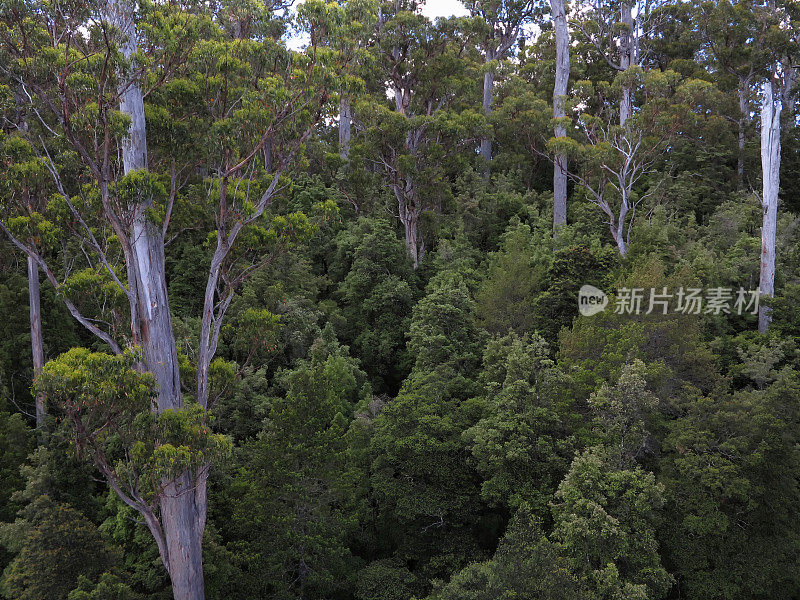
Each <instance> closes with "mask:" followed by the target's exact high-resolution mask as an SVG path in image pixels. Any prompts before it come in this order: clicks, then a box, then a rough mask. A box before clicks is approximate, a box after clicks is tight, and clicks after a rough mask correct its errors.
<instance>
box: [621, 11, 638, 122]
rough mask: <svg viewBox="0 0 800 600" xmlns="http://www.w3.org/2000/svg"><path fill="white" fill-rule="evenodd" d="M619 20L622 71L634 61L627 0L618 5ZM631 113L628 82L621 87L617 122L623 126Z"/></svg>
mask: <svg viewBox="0 0 800 600" xmlns="http://www.w3.org/2000/svg"><path fill="white" fill-rule="evenodd" d="M620 20H621V21H622V24H623V25H624V26H625V32H624V33H623V34H622V39H621V41H620V61H619V66H620V68H621V69H622V71H627V70H628V68H630V67H631V66H633V64H634V61H635V54H636V51H635V37H636V36H635V32H634V23H633V10H632V8H631V4H630V2H629V1H628V0H625V1H623V2H622V4H621V6H620ZM632 113H633V88H632V86H631V85H629V84H625V85H624V86H623V87H622V99H621V101H620V105H619V124H620V125H621V126H624V125H625V123H626V122H627V121H628V119H629V118H630V116H631V114H632Z"/></svg>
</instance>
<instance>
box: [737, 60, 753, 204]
mask: <svg viewBox="0 0 800 600" xmlns="http://www.w3.org/2000/svg"><path fill="white" fill-rule="evenodd" d="M749 89H750V76H748V77H746V78H741V79H740V80H739V90H738V96H739V119H738V122H737V125H738V127H739V131H738V154H737V156H736V178H737V182H738V184H739V189H743V188H744V147H745V142H746V141H747V126H748V125H749V124H750V107H749V106H748V103H747V92H748V90H749Z"/></svg>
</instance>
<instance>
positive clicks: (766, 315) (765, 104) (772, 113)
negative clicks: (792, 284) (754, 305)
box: [758, 80, 782, 333]
mask: <svg viewBox="0 0 800 600" xmlns="http://www.w3.org/2000/svg"><path fill="white" fill-rule="evenodd" d="M762 94H763V97H762V100H761V172H762V191H761V208H762V211H763V223H762V225H761V275H760V278H759V285H758V287H759V290H760V292H761V295H762V296H766V297H771V296H774V295H775V238H776V236H777V231H778V190H779V188H780V171H781V109H782V105H781V100H780V95H777V96H778V97H776V94H775V82H774V80H768V81H765V82H764V84H763V85H762ZM771 321H772V317H771V315H770V309H769V307H767V306H764V305H761V306H759V309H758V330H759V331H760V332H761V333H765V332H766V331H767V328H768V327H769V324H770V322H771Z"/></svg>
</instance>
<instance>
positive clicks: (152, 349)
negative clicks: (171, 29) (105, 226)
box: [110, 0, 206, 600]
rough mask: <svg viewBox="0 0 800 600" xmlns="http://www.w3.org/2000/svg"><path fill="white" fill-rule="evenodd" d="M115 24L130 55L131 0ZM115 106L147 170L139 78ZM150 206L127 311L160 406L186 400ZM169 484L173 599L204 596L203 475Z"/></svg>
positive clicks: (123, 3)
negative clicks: (130, 312)
mask: <svg viewBox="0 0 800 600" xmlns="http://www.w3.org/2000/svg"><path fill="white" fill-rule="evenodd" d="M110 9H111V14H112V18H113V19H114V24H115V25H116V26H117V27H118V29H119V30H120V32H121V34H122V35H123V36H124V40H123V42H122V45H121V49H122V53H123V55H124V56H125V58H126V59H128V60H130V59H131V58H132V56H133V55H134V53H135V52H136V47H137V37H136V29H135V24H134V20H133V15H134V6H133V2H132V1H131V0H118V1H117V2H115V3H114V4H112V5H111V7H110ZM120 111H121V112H122V113H124V114H126V115H128V117H129V118H130V119H131V126H130V129H129V131H128V135H127V136H126V137H125V138H124V139H123V142H122V160H123V165H124V170H125V174H126V175H127V174H128V173H132V172H134V171H138V170H146V169H147V137H146V125H145V114H144V100H143V97H142V92H141V88H140V87H139V85H138V82H136V81H133V82H130V83H129V84H128V85H124V87H123V90H122V95H121V99H120ZM151 204H152V201H151V200H145V201H143V202H141V203H139V204H137V205H135V206H133V207H132V209H133V223H132V225H131V231H130V237H129V244H128V245H129V248H130V250H129V256H128V281H129V284H130V286H131V292H132V293H133V294H134V297H135V301H136V302H135V306H136V311H135V312H136V314H135V315H132V327H133V337H134V341H135V342H136V343H138V344H139V345H140V346H141V347H142V350H143V353H144V363H145V367H146V368H147V370H148V371H149V372H151V373H152V374H153V376H154V377H155V379H156V382H157V383H158V399H157V410H158V411H159V412H162V411H164V410H167V409H179V408H181V407H182V406H183V398H182V395H181V387H180V372H179V368H178V353H177V347H176V344H175V336H174V333H173V330H172V317H171V315H170V310H169V300H168V297H167V285H166V278H165V272H166V270H165V259H164V235H163V231H162V228H161V226H160V225H158V224H156V223H154V222H153V221H152V220H151V219H150V218H149V217H148V215H147V209H148V208H150V206H151ZM165 483H167V485H166V489H165V492H164V495H163V497H162V499H161V505H160V508H161V526H162V530H163V535H164V545H165V547H166V556H165V557H164V558H166V562H165V566H166V568H167V571H168V572H169V575H170V579H171V581H172V590H173V595H174V597H175V600H203V599H204V597H205V592H204V582H203V562H202V537H203V529H204V527H205V518H206V480H205V476H204V475H203V476H196V474H192V473H188V472H187V473H184V474H183V475H182V476H181V477H179V478H178V479H177V480H176V481H173V482H165Z"/></svg>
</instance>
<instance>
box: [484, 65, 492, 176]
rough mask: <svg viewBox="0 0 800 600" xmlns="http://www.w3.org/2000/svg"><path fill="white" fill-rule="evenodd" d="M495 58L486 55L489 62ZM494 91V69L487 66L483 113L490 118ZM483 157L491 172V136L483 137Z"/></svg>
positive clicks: (487, 171) (487, 168)
mask: <svg viewBox="0 0 800 600" xmlns="http://www.w3.org/2000/svg"><path fill="white" fill-rule="evenodd" d="M493 59H494V56H493V55H492V54H488V53H487V55H486V62H487V63H489V62H490V61H492V60H493ZM493 93H494V71H492V70H491V68H490V67H487V69H486V72H485V73H484V74H483V114H484V115H486V117H487V118H488V117H489V115H490V114H492V99H493ZM481 158H483V161H484V163H485V166H486V171H485V172H486V174H487V176H488V174H489V163H490V162H491V160H492V140H491V138H490V137H489V136H487V137H485V138H483V139H481Z"/></svg>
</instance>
